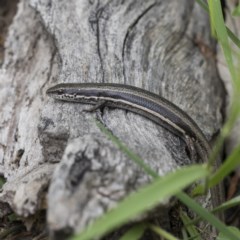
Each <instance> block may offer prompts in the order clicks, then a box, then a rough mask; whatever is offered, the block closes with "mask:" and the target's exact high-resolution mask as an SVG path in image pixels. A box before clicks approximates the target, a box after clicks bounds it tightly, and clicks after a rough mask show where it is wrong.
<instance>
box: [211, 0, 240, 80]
mask: <svg viewBox="0 0 240 240" xmlns="http://www.w3.org/2000/svg"><path fill="white" fill-rule="evenodd" d="M208 4H209V11H210V18H211V24H212V25H213V28H214V29H215V31H216V33H217V38H218V41H219V42H220V44H221V46H222V49H223V53H224V56H225V59H226V62H227V65H228V69H229V71H230V74H231V77H232V80H233V81H234V82H235V83H236V81H237V75H236V72H235V67H234V64H233V59H232V50H231V47H230V45H229V42H228V34H227V29H226V27H225V22H224V18H223V13H222V8H221V2H220V1H219V0H208Z"/></svg>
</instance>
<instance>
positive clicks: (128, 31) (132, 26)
mask: <svg viewBox="0 0 240 240" xmlns="http://www.w3.org/2000/svg"><path fill="white" fill-rule="evenodd" d="M155 5H156V3H153V4H151V5H150V6H149V7H148V8H146V9H145V10H144V11H143V12H142V13H141V14H140V15H139V16H138V17H137V18H136V19H135V21H134V22H133V23H132V24H131V25H130V26H129V27H128V30H127V33H126V35H125V37H124V40H123V48H122V62H123V78H124V83H125V84H126V73H125V67H124V62H125V48H126V44H127V40H128V38H129V34H130V33H131V31H132V30H133V28H134V27H135V26H136V25H137V24H138V22H139V21H140V20H141V19H142V18H143V17H144V16H145V15H146V14H147V13H148V12H149V11H150V10H151V9H152V8H153V7H154V6H155Z"/></svg>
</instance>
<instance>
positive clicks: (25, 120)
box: [0, 0, 223, 235]
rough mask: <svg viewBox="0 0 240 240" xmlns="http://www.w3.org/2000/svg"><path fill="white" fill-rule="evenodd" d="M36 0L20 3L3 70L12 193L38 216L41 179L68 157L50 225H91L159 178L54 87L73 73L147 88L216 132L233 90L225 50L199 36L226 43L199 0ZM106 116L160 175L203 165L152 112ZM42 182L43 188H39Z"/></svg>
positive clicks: (4, 146) (11, 198)
mask: <svg viewBox="0 0 240 240" xmlns="http://www.w3.org/2000/svg"><path fill="white" fill-rule="evenodd" d="M30 5H31V8H29V6H28V5H27V3H26V1H21V2H20V4H19V9H18V13H17V15H16V17H15V19H14V22H13V24H12V26H11V27H10V32H9V37H8V39H7V41H6V56H5V61H4V64H3V67H2V70H1V73H0V79H1V85H2V86H1V89H0V91H1V92H0V96H1V100H2V101H1V105H0V114H1V116H0V119H1V122H0V123H1V126H2V128H0V134H1V138H0V146H1V149H0V151H1V152H0V153H1V154H0V156H1V159H0V163H1V165H0V172H1V173H2V174H4V176H5V177H6V179H7V184H6V185H5V187H4V188H3V192H2V193H1V194H0V200H1V201H5V202H7V203H9V205H10V206H11V207H12V208H13V209H14V210H15V211H16V212H17V213H18V214H20V215H25V216H26V215H29V214H33V213H34V212H35V211H36V209H38V207H39V205H40V204H39V199H38V198H37V197H36V196H39V193H41V187H40V186H45V185H46V182H47V181H48V180H49V179H50V178H51V175H52V171H53V168H54V167H55V165H56V163H58V162H60V161H61V162H60V163H59V164H57V168H56V170H55V171H54V177H53V179H52V181H51V184H50V190H49V194H48V206H49V208H48V222H49V228H50V230H51V231H52V232H53V235H54V234H57V233H59V232H63V231H64V230H69V228H70V229H71V230H73V231H81V230H82V228H84V227H85V226H86V225H87V224H88V223H89V222H92V221H94V219H95V218H97V217H99V216H101V215H102V214H103V213H104V212H106V210H108V209H111V208H112V207H114V206H115V205H116V204H117V202H118V201H120V200H121V199H123V198H124V197H125V196H126V195H128V194H129V193H131V192H133V191H135V190H136V189H138V188H139V187H140V186H141V185H143V184H146V183H147V182H149V181H150V178H149V177H148V176H147V175H146V174H144V173H143V171H142V170H141V169H139V168H138V167H137V166H136V165H135V164H134V163H133V162H132V161H131V160H129V159H128V158H127V157H126V156H125V155H124V154H123V153H122V152H120V151H119V150H118V149H117V148H116V147H115V146H114V144H113V143H112V142H110V141H109V140H107V139H106V136H105V135H104V134H102V133H101V132H100V131H99V129H98V128H97V127H96V124H95V123H94V121H92V118H95V115H96V114H95V113H86V112H82V110H83V109H84V108H87V106H86V105H80V104H70V103H60V102H56V101H53V100H52V99H49V98H47V96H46V95H45V90H46V89H47V88H48V87H49V86H52V85H53V84H56V83H61V82H115V83H125V84H130V85H134V86H138V87H141V88H144V89H146V90H149V91H152V92H155V93H157V94H160V95H161V96H163V97H165V98H167V99H168V100H170V101H172V102H174V103H175V104H176V105H178V106H179V107H181V108H182V109H183V110H185V111H186V112H187V113H188V114H189V115H190V116H191V117H192V118H193V119H194V120H195V121H196V122H197V123H198V125H199V126H200V128H201V129H202V130H203V132H204V133H205V134H206V136H207V138H208V139H209V140H210V139H211V137H212V136H213V134H214V133H216V132H217V131H218V130H219V128H220V126H221V122H222V116H221V107H222V101H223V100H222V99H223V96H222V92H223V91H222V85H221V81H220V79H219V77H218V74H217V70H216V66H215V62H214V59H213V58H211V57H207V56H206V55H204V53H203V52H201V51H200V50H201V48H200V46H199V42H204V44H207V45H209V46H210V47H213V46H214V42H212V40H211V38H210V31H209V23H208V18H207V17H206V14H205V13H204V12H203V11H202V10H201V9H200V7H199V6H198V5H197V4H196V3H194V1H191V2H189V1H188V0H182V1H178V0H171V1H164V0H162V1H161V0H150V1H134V0H129V1H86V0H75V1H73V0H71V1H47V0H44V1H43V0H41V1H39V0H31V1H30ZM196 43H197V44H196ZM10 53H14V54H10ZM6 102H7V104H6V105H5V104H4V103H6ZM101 120H102V122H103V123H104V124H105V126H106V127H107V128H108V129H110V130H111V131H112V132H113V134H114V135H116V136H117V137H118V138H119V139H121V140H122V141H123V142H124V143H125V144H126V145H127V146H128V147H129V148H130V149H132V150H133V151H134V152H135V153H137V154H138V155H139V156H141V157H142V158H143V159H144V160H145V162H146V163H147V164H149V166H150V167H152V168H153V169H154V170H156V171H157V172H158V173H159V174H160V175H165V174H166V173H168V172H170V171H172V170H174V169H176V168H178V167H179V166H184V165H187V164H190V163H191V161H190V160H189V158H188V156H187V153H186V149H185V148H186V146H185V143H184V142H182V140H180V139H179V138H178V137H176V136H174V135H172V134H171V133H169V132H168V131H166V130H165V129H164V128H162V127H161V126H157V125H156V124H154V123H152V122H151V121H149V120H146V119H145V118H142V117H141V116H138V115H136V114H133V113H130V112H127V111H123V110H117V109H109V108H105V109H104V111H103V112H102V119H101ZM36 172H38V173H39V174H40V175H41V174H42V176H44V178H42V177H39V178H38V177H37V176H36ZM32 179H36V180H38V181H39V183H38V187H37V188H31V184H32V182H31V180H32ZM11 188H12V192H11V195H9V191H10V189H11ZM23 188H24V189H28V188H31V193H26V192H25V191H22V189H23ZM22 192H24V194H25V201H24V202H22V201H20V199H21V197H22V195H21V193H22ZM7 196H8V197H7ZM16 201H17V202H18V204H15V203H16ZM206 201H207V200H206ZM28 202H31V203H32V206H34V207H31V206H29V205H28V204H27V203H28ZM205 204H210V205H211V204H212V203H211V201H210V202H208V203H206V202H205ZM163 207H164V209H165V211H164V213H161V211H159V216H158V218H159V219H162V220H166V219H167V221H166V223H165V224H162V225H163V226H165V228H167V229H169V225H170V221H171V216H168V210H169V208H170V207H171V204H170V203H168V202H166V203H165V205H164V206H163ZM59 214H60V216H61V217H60V216H59ZM163 216H164V217H163ZM169 217H170V220H168V218H169ZM164 218H165V219H164ZM169 230H170V231H172V230H171V229H169Z"/></svg>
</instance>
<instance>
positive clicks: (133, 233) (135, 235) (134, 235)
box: [120, 223, 147, 240]
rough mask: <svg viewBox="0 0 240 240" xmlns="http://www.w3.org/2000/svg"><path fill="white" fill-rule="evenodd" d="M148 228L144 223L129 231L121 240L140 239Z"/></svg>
mask: <svg viewBox="0 0 240 240" xmlns="http://www.w3.org/2000/svg"><path fill="white" fill-rule="evenodd" d="M146 228H147V226H146V224H144V223H139V224H136V225H135V226H133V227H132V228H131V229H129V230H128V231H127V232H126V233H125V234H124V235H123V236H122V237H121V238H120V240H133V239H140V238H141V236H142V235H143V233H144V231H145V230H146Z"/></svg>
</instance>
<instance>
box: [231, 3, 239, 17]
mask: <svg viewBox="0 0 240 240" xmlns="http://www.w3.org/2000/svg"><path fill="white" fill-rule="evenodd" d="M232 15H233V16H240V3H238V6H237V7H235V9H234V10H233V12H232Z"/></svg>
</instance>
